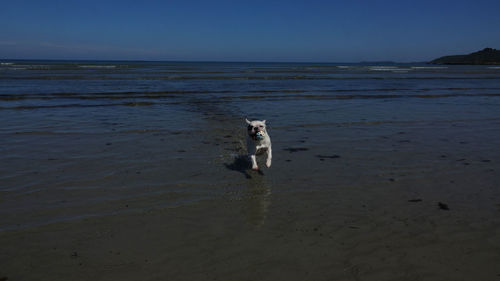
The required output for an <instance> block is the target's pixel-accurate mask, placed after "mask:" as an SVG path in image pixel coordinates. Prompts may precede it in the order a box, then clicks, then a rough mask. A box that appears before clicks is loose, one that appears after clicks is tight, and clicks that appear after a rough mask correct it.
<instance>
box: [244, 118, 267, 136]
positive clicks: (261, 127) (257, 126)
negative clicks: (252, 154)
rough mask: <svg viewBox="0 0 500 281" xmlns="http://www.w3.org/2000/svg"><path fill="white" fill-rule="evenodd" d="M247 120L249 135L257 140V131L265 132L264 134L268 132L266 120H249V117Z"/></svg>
mask: <svg viewBox="0 0 500 281" xmlns="http://www.w3.org/2000/svg"><path fill="white" fill-rule="evenodd" d="M245 121H246V122H247V124H248V127H247V130H248V135H249V136H250V137H251V138H252V139H254V140H256V139H257V132H263V133H264V135H266V134H267V131H266V120H262V121H259V120H254V121H249V120H248V119H245Z"/></svg>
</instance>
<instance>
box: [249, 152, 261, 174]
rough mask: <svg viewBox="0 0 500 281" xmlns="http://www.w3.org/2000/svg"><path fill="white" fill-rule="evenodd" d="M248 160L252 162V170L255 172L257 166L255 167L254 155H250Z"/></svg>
mask: <svg viewBox="0 0 500 281" xmlns="http://www.w3.org/2000/svg"><path fill="white" fill-rule="evenodd" d="M250 160H251V161H252V170H255V171H257V170H258V169H259V166H257V160H256V159H255V154H250Z"/></svg>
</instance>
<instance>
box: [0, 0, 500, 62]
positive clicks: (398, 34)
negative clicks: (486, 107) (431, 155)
mask: <svg viewBox="0 0 500 281" xmlns="http://www.w3.org/2000/svg"><path fill="white" fill-rule="evenodd" d="M485 47H491V48H497V49H500V1H499V0H494V1H483V0H474V1H461V0H454V1H448V0H445V1H440V0H433V1H428V0H412V1H406V0H388V1H377V0H372V1H361V0H350V1H315V0H309V1H284V0H279V1H271V0H268V1H260V0H246V1H236V0H234V1H217V0H213V1H208V0H207V1H189V0H185V1H183V0H173V1H168V0H163V1H153V0H142V1H140V0H138V1H127V0H122V1H106V0H85V1H72V0H60V1H55V0H47V1H43V0H36V1H35V0H27V1H25V0H12V1H8V0H2V2H1V5H0V58H3V59H5V58H30V59H31V58H33V59H132V60H212V61H316V62H358V61H363V60H394V61H422V60H430V59H433V58H435V57H439V56H442V55H447V54H460V53H470V52H473V51H477V50H479V49H482V48H485Z"/></svg>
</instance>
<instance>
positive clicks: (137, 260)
mask: <svg viewBox="0 0 500 281" xmlns="http://www.w3.org/2000/svg"><path fill="white" fill-rule="evenodd" d="M287 67H288V66H287ZM341 70H342V71H344V70H343V69H341ZM106 71H113V70H106ZM363 71H364V70H363ZM342 74H343V73H342ZM363 74H364V72H363ZM384 75H386V74H384ZM398 75H399V74H398ZM432 75H434V74H432ZM384 77H385V76H384ZM397 79H400V78H397ZM414 80H415V79H413V80H411V79H410V80H409V81H410V82H408V83H414ZM434 80H435V79H432V80H430V82H428V83H429V84H428V85H427V86H428V87H430V86H429V85H431V86H432V85H434V84H435V83H436V82H435V81H434ZM154 81H156V80H154ZM325 81H326V82H325ZM325 81H319V82H318V83H316V82H315V81H313V83H311V82H304V83H311V84H309V85H308V86H307V87H313V86H314V87H319V86H318V85H319V84H321V83H324V84H322V85H326V84H328V83H329V82H328V80H325ZM349 81H350V80H349ZM391 81H392V80H391ZM394 81H396V82H394ZM394 81H392V82H387V81H385V80H381V81H378V80H375V82H373V81H371V80H370V81H368V82H366V84H363V85H370V86H372V84H373V83H383V84H384V85H381V86H380V85H379V86H380V87H379V88H381V89H382V88H383V87H382V86H386V84H388V83H401V82H400V80H394ZM446 81H448V80H446ZM454 81H455V80H453V81H451V82H449V83H464V82H462V81H457V82H454ZM495 81H496V80H495ZM105 82H106V81H105ZM202 82H203V83H208V82H206V81H202ZM202 82H199V83H200V85H201V84H202ZM271 82H272V83H274V84H268V83H271ZM271 82H268V81H257V82H248V84H247V87H248V88H250V89H253V87H257V86H256V85H261V86H262V85H264V86H263V87H266V88H268V89H273V91H276V93H275V92H271V93H267V94H262V96H264V97H256V96H255V95H257V94H255V93H249V94H248V93H247V94H241V95H240V94H237V93H236V94H235V93H229V94H226V93H222V94H221V95H223V96H219V97H218V98H217V99H216V97H214V96H216V95H217V94H211V92H210V93H208V94H206V93H203V94H199V93H195V94H183V95H180V94H179V95H178V96H175V95H174V96H170V95H168V96H167V97H163V96H161V95H160V94H158V93H150V94H147V95H151V96H153V95H154V96H155V98H154V99H153V98H148V97H144V95H142V94H141V95H142V96H141V97H138V94H137V95H136V96H134V97H133V99H134V102H135V103H136V104H135V105H130V104H128V105H124V104H120V105H117V106H109V107H91V106H87V105H88V104H86V103H87V102H88V103H89V104H90V105H92V106H94V105H95V104H94V103H96V102H101V103H102V102H103V101H102V100H104V101H107V102H108V101H109V102H110V103H112V104H116V103H117V101H120V102H121V100H120V99H119V97H117V94H114V96H113V97H112V98H110V97H106V98H105V99H96V100H93V99H90V97H93V96H91V95H89V94H85V95H86V96H85V97H84V98H81V100H82V103H84V104H82V106H73V107H71V108H66V107H64V104H71V105H74V103H75V101H74V99H73V98H72V97H71V96H70V97H69V98H68V95H67V94H66V95H65V96H64V97H54V98H53V99H54V101H52V100H50V99H47V100H42V101H41V102H40V103H44V102H46V103H49V102H52V103H53V104H48V105H50V106H53V105H54V106H57V107H50V108H48V107H45V108H43V107H38V108H37V109H27V106H31V104H30V103H34V101H33V100H32V99H35V98H36V97H29V98H26V100H19V101H17V100H16V101H7V100H6V99H5V100H3V101H2V102H3V104H2V106H3V109H2V110H0V114H2V115H1V117H2V118H4V119H3V120H7V121H6V122H7V123H5V124H7V125H5V128H6V130H5V131H4V132H2V140H1V142H2V146H0V152H1V153H2V155H3V156H2V157H3V158H2V167H1V168H0V169H1V173H0V179H1V182H2V183H1V189H0V214H1V216H0V226H1V228H0V245H1V248H2V251H0V280H9V281H10V280H426V281H427V280H500V270H498V266H497V265H498V262H499V261H500V216H499V214H500V189H499V184H500V177H499V176H498V172H499V171H500V162H499V161H498V159H500V151H499V150H498V147H500V138H498V136H500V129H499V128H500V116H498V113H497V109H498V104H499V103H498V97H497V96H488V95H489V94H491V93H490V92H491V91H494V90H491V89H488V90H484V91H487V92H486V93H484V94H483V95H479V97H469V96H459V95H458V96H456V97H455V96H454V97H451V98H446V97H439V98H429V97H411V98H394V99H392V98H390V97H382V98H377V99H369V98H363V97H361V98H353V97H348V98H344V99H340V98H338V99H332V100H328V99H327V98H326V97H324V96H313V97H305V98H304V97H297V96H296V93H290V92H286V91H282V92H280V91H281V90H276V89H275V88H277V87H278V86H282V85H285V87H287V88H290V84H287V83H288V82H287V83H283V82H282V81H281V80H276V81H271ZM295 82H297V81H292V82H290V83H291V84H293V83H295ZM299 82H300V81H299ZM327 82H328V83H327ZM493 82H494V81H493V80H491V79H490V80H488V83H493ZM44 83H45V82H44ZM47 83H49V82H47ZM50 83H52V81H50ZM61 83H62V82H61ZM103 83H104V82H103ZM120 83H121V82H120ZM131 83H132V82H131ZM155 83H156V82H155ZM162 83H163V82H162ZM179 83H185V82H184V81H181V82H179ZM196 83H198V82H197V81H194V82H192V83H191V82H190V84H189V85H190V86H189V87H194V86H193V84H196ZM214 83H215V82H214ZM217 83H226V84H228V83H233V82H231V81H229V82H228V81H225V80H223V81H222V82H217ZM241 83H242V82H240V81H237V82H234V85H233V84H231V85H233V86H228V85H226V84H225V85H224V87H228V88H231V87H242V86H241ZM297 83H298V82H297ZM338 83H344V81H343V80H342V81H341V82H338V81H334V82H332V83H331V84H328V85H329V86H328V87H334V86H335V85H338ZM345 83H350V82H345ZM360 83H361V82H360ZM418 83H420V82H418ZM471 83H474V81H472V82H471ZM62 84H64V83H62ZM176 85H177V84H176ZM179 85H184V84H179ZM217 85H219V84H217ZM311 85H313V86H311ZM412 85H413V84H412ZM427 86H426V87H427ZM452 86H453V85H452ZM452 86H449V87H448V88H453V87H452ZM103 87H104V86H103ZM179 87H181V86H179ZM185 87H187V86H185ZM304 87H306V86H304ZM325 87H327V86H325ZM345 87H347V88H349V87H351V86H349V85H347V86H345ZM358 87H359V89H358V88H357V89H355V91H359V93H361V94H364V93H363V91H362V89H361V88H363V87H362V86H358ZM398 87H400V88H404V89H405V87H408V85H398ZM415 87H416V86H415ZM438 88H439V89H434V90H427V91H426V93H428V94H431V93H437V94H443V93H442V92H443V91H457V90H456V89H455V88H453V89H451V90H450V89H448V90H442V89H441V88H442V87H438ZM42 89H43V88H42ZM440 89H441V90H440ZM63 90H64V89H63ZM299 90H303V89H299ZM417 90H418V89H417ZM417 90H415V91H417ZM237 91H243V90H241V89H239V88H238V90H237ZM255 91H257V90H255ZM405 91H406V90H405ZM418 91H420V90H418ZM461 91H462V90H461ZM463 91H469V90H463ZM471 91H480V90H471ZM311 92H314V93H316V94H318V93H319V94H321V95H328V94H324V93H322V92H321V89H319V90H318V89H317V88H314V89H313V90H311ZM264 93H265V92H264ZM319 94H318V95H319ZM369 94H370V93H367V94H366V95H369ZM54 95H55V94H54ZM123 95H125V94H123ZM128 95H130V94H128ZM212 95H213V96H212ZM249 95H251V97H248V96H249ZM289 95H291V97H290V96H289ZM294 95H295V96H294ZM304 95H308V92H306V93H305V94H304ZM95 96H97V97H98V95H95ZM157 96H158V97H157ZM141 98H142V99H146V100H149V101H150V102H151V101H153V102H158V104H144V103H141V102H144V101H143V100H141ZM127 99H128V97H127ZM165 101H166V103H164V102H165ZM23 102H24V103H25V104H22V103H23ZM125 102H127V103H129V102H131V101H129V100H125ZM174 102H175V103H174ZM12 103H16V104H14V105H12ZM83 105H86V106H83ZM9 106H18V107H19V106H22V107H23V108H17V109H6V107H9ZM44 106H47V104H44ZM103 108H104V109H103ZM14 113H15V114H17V115H16V117H14ZM256 113H257V114H256ZM255 115H257V116H256V117H257V118H259V117H265V118H267V119H268V123H269V134H270V136H271V138H272V140H273V152H274V153H273V154H274V157H273V165H272V167H271V168H270V169H266V168H263V169H262V170H261V171H260V172H254V171H251V170H249V163H248V161H247V160H246V157H245V150H246V148H245V146H244V143H245V126H246V125H245V123H244V118H245V117H246V116H250V117H252V116H255ZM82 116H84V117H82ZM21 117H22V118H30V120H31V122H30V123H29V124H28V123H27V122H25V121H24V120H26V119H21ZM260 161H262V159H261V160H260ZM261 166H262V167H263V166H264V165H261Z"/></svg>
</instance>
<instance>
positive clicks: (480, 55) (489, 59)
mask: <svg viewBox="0 0 500 281" xmlns="http://www.w3.org/2000/svg"><path fill="white" fill-rule="evenodd" d="M429 63H430V64H498V65H500V50H496V49H492V48H485V49H483V50H481V51H478V52H475V53H471V54H468V55H456V56H444V57H440V58H438V59H435V60H432V61H430V62H429Z"/></svg>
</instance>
